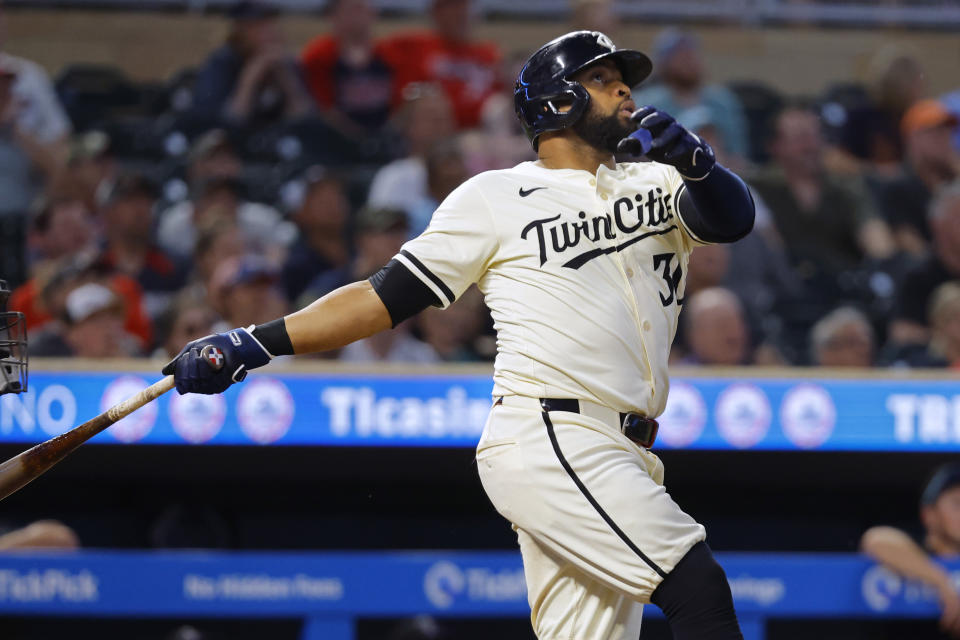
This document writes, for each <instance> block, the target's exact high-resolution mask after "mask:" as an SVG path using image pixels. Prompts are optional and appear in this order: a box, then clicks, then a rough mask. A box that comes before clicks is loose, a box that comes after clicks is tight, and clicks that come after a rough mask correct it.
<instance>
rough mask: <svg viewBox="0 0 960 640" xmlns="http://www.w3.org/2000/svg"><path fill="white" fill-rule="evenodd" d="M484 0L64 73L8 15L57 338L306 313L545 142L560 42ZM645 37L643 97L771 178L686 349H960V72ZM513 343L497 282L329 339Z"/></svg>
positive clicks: (861, 355) (835, 355)
mask: <svg viewBox="0 0 960 640" xmlns="http://www.w3.org/2000/svg"><path fill="white" fill-rule="evenodd" d="M471 4H472V3H471V0H430V1H429V2H428V3H427V7H428V14H427V16H426V17H425V20H424V24H425V25H426V26H425V28H419V29H412V30H408V29H398V30H394V31H392V32H390V33H389V34H387V35H384V36H376V37H375V36H374V33H375V31H376V27H377V25H378V21H381V20H383V19H384V18H383V17H382V16H378V11H377V10H376V8H375V7H374V5H373V3H371V2H370V0H330V1H329V2H327V3H325V7H324V11H325V18H326V21H325V24H326V25H327V31H326V32H321V33H316V34H315V35H314V37H312V38H311V39H309V40H308V41H307V42H306V43H305V44H304V45H303V46H301V47H295V46H293V45H292V44H291V42H289V41H288V40H287V39H286V38H285V35H284V30H283V29H282V28H281V24H280V22H279V19H278V18H279V16H278V13H277V11H276V9H275V7H274V6H273V5H268V4H263V3H258V2H250V1H243V2H239V3H236V4H231V5H228V6H226V7H225V11H224V15H223V20H226V21H228V22H229V27H228V29H227V33H228V35H227V37H226V39H225V40H224V41H223V42H222V43H221V45H220V46H219V47H217V48H215V49H214V50H211V51H209V55H208V56H207V57H206V59H199V60H196V64H195V65H193V66H190V67H188V68H184V69H182V70H180V71H179V72H177V73H175V74H173V75H172V76H171V77H169V78H157V79H156V80H155V81H142V80H141V81H133V80H131V79H129V78H128V77H127V76H126V75H125V74H124V73H123V71H122V70H121V69H120V68H119V67H117V66H111V65H104V64H90V63H79V62H78V63H76V64H71V65H68V66H66V67H64V68H62V69H60V70H58V71H56V72H55V73H54V74H53V77H51V76H50V75H49V74H48V73H47V72H46V71H45V70H44V69H43V68H42V67H41V66H40V65H38V64H37V63H35V62H33V61H31V60H29V59H25V58H24V57H20V56H18V55H17V52H16V51H7V50H6V48H5V47H4V45H3V42H4V35H3V31H4V28H3V26H2V25H0V193H2V194H3V197H2V198H0V275H2V276H3V277H4V278H6V279H7V280H8V281H10V282H11V284H13V285H15V286H16V287H17V288H16V290H15V292H14V294H13V296H12V298H11V307H12V308H13V309H18V310H21V311H23V312H24V313H26V315H27V320H28V325H29V329H30V332H31V353H32V355H36V356H82V357H93V358H102V357H122V356H150V355H152V356H156V357H158V358H169V357H171V356H172V355H174V354H175V353H176V352H177V351H178V350H179V346H180V345H182V344H183V343H184V342H186V341H187V340H189V339H192V338H195V337H199V336H201V335H206V334H208V333H210V332H212V331H216V330H223V329H224V328H228V327H234V326H247V325H250V324H252V323H261V322H264V321H267V320H269V319H272V318H274V317H277V316H280V315H283V314H284V313H287V312H290V311H292V310H295V309H297V308H300V307H302V306H305V305H306V304H309V302H311V301H312V300H314V299H315V298H317V297H319V296H322V295H324V294H325V293H327V292H329V291H332V290H333V289H335V288H336V287H338V286H340V285H342V284H346V283H348V282H351V281H354V280H358V279H362V278H366V277H368V276H370V275H371V274H372V273H374V272H375V271H376V270H377V269H379V267H380V266H382V265H383V264H385V263H386V262H387V261H388V260H389V259H390V258H391V257H392V256H393V255H394V254H395V253H396V252H397V251H398V249H399V247H400V245H401V244H402V243H403V242H404V241H405V240H406V239H408V238H410V237H413V236H415V235H417V234H418V233H420V232H421V231H422V230H423V229H424V228H425V227H426V225H427V223H428V222H429V219H430V216H431V214H432V212H433V210H434V208H435V207H436V206H437V204H438V203H439V202H440V201H441V200H442V199H443V198H444V197H445V196H446V195H447V194H448V193H450V191H451V190H453V189H454V188H455V187H456V186H457V185H458V184H460V183H461V182H462V181H463V180H465V179H467V178H469V177H470V176H472V175H475V174H477V173H478V172H480V171H484V170H488V169H497V168H503V167H509V166H513V165H514V164H516V163H518V162H520V161H524V160H528V159H533V158H534V155H533V152H532V151H531V149H530V146H529V144H528V142H527V140H526V138H525V137H524V136H523V134H522V132H521V130H520V128H519V125H518V123H517V121H516V118H515V116H514V113H513V104H512V89H513V78H514V77H515V76H516V73H517V71H518V70H519V66H520V64H522V61H523V60H524V59H525V58H526V57H527V55H529V53H530V52H531V51H532V50H533V49H534V48H536V46H539V44H541V43H539V42H537V43H533V42H523V43H511V47H509V48H508V47H505V46H504V45H503V44H502V43H501V44H496V43H494V42H492V41H485V40H482V39H480V38H478V37H477V36H476V26H477V23H478V22H479V21H480V20H481V19H482V17H481V16H479V15H478V13H477V12H476V11H475V10H474V9H475V8H474V7H472V6H471ZM790 4H791V5H798V6H800V5H804V4H807V3H790ZM896 4H898V3H886V5H891V6H892V5H896ZM886 5H885V6H886ZM613 9H614V8H613V5H612V4H611V3H610V2H607V1H605V0H572V4H571V6H570V11H571V13H570V18H571V23H572V27H574V28H589V29H594V28H596V29H600V30H604V31H607V32H610V33H611V34H612V35H613V36H614V39H615V40H617V38H616V35H617V34H616V32H617V29H618V20H617V18H616V16H615V15H614V11H613ZM7 10H8V11H10V10H11V8H10V7H8V8H7ZM3 11H4V9H3V8H2V5H0V13H2V12H3ZM2 21H3V18H2V17H0V22H2ZM560 29H561V27H560V26H559V25H558V30H557V33H558V34H559V33H560ZM619 43H620V44H621V46H630V47H636V48H640V49H643V50H645V51H647V52H648V53H649V55H650V56H651V58H652V59H653V60H654V69H655V75H654V77H653V78H652V79H651V80H649V81H647V82H646V83H644V84H643V85H642V86H641V87H639V88H638V89H636V90H635V91H634V96H635V99H636V102H637V103H638V104H654V105H657V106H658V107H660V108H663V109H665V110H667V111H668V112H671V113H672V114H674V115H675V116H677V117H678V119H679V120H680V122H681V123H683V124H684V125H685V126H687V127H688V128H690V129H692V130H694V131H695V132H697V133H698V134H699V135H701V136H703V137H705V138H707V139H708V140H709V141H710V142H711V144H713V146H714V148H715V149H716V151H717V155H718V157H719V158H720V160H721V162H723V163H724V164H726V165H727V166H730V167H732V168H733V169H735V170H736V171H738V172H740V174H741V175H743V176H744V177H745V178H746V179H747V180H748V182H749V183H750V185H751V187H752V188H753V191H754V195H755V198H756V201H757V203H758V217H757V224H756V228H755V231H754V232H753V233H752V234H750V235H749V236H748V237H746V238H744V239H743V240H741V241H739V242H737V243H735V244H733V245H730V246H719V245H718V246H710V247H703V248H698V249H697V250H695V251H694V253H693V256H692V258H691V261H690V264H689V266H688V270H687V274H686V275H687V280H686V291H685V294H684V300H685V304H684V306H685V312H684V314H683V315H682V316H681V319H682V325H681V327H680V329H679V331H678V336H677V341H676V344H675V347H674V351H673V358H674V360H675V361H676V362H677V363H682V364H690V365H750V364H757V365H824V366H858V367H870V366H904V367H948V366H949V367H954V368H957V367H960V181H958V176H960V128H958V122H960V120H958V115H960V90H955V91H953V92H948V93H946V94H943V95H933V93H932V91H931V88H930V84H931V83H930V78H929V76H928V73H927V72H926V71H925V69H924V66H923V64H921V62H920V61H919V60H918V59H917V58H916V57H913V56H911V55H910V53H909V52H908V51H906V50H903V49H900V48H897V47H894V46H891V47H883V48H880V49H878V50H877V51H875V52H874V54H873V55H872V57H871V59H870V61H869V69H868V70H867V74H866V76H867V77H866V80H865V81H863V82H853V81H850V82H841V83H836V82H831V83H824V86H823V87H822V88H821V90H820V91H819V92H817V93H815V94H812V95H807V96H797V95H784V94H783V93H782V92H780V91H778V90H776V89H775V88H773V87H771V86H768V85H767V84H765V83H764V82H762V81H749V80H744V81H738V82H728V83H723V84H721V83H719V82H716V81H714V80H713V79H712V78H711V77H710V75H709V73H708V71H707V69H708V66H709V65H708V64H706V60H707V58H708V57H709V56H710V51H708V50H705V47H704V45H703V43H702V42H701V40H700V39H699V38H698V36H697V35H696V34H695V33H694V32H692V31H684V30H681V29H677V28H674V27H665V28H663V29H662V30H661V31H660V32H659V33H658V34H657V35H656V37H655V38H654V39H653V40H652V41H651V42H624V41H623V40H619ZM940 84H942V82H941V83H940ZM494 345H495V340H494V336H493V329H492V325H491V321H490V319H489V315H488V313H487V311H486V309H485V307H484V305H483V300H482V296H481V295H480V294H479V292H478V291H476V290H475V289H473V290H471V291H470V292H468V293H467V294H466V295H465V296H464V297H463V298H462V299H461V300H460V301H458V302H457V304H455V305H454V306H453V307H452V309H451V310H449V311H447V312H446V314H445V315H443V314H440V313H439V312H437V311H436V310H428V311H426V312H424V313H423V314H421V315H420V316H418V317H416V318H413V319H411V320H410V321H407V322H405V323H403V325H401V326H400V327H399V328H398V329H397V330H396V331H392V332H386V333H384V334H382V335H379V336H375V337H374V338H371V339H368V340H366V341H363V342H360V343H357V344H354V345H351V346H349V347H347V348H345V349H343V350H342V351H340V352H339V353H335V354H326V356H325V357H333V358H339V359H341V360H347V361H351V362H371V361H394V362H415V363H431V362H440V361H459V362H463V361H484V360H490V359H492V357H493V355H494V350H495V346H494Z"/></svg>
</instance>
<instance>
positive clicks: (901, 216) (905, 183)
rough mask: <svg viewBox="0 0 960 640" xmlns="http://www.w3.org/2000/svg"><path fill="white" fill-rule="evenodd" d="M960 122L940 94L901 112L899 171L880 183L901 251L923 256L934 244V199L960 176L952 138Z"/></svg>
mask: <svg viewBox="0 0 960 640" xmlns="http://www.w3.org/2000/svg"><path fill="white" fill-rule="evenodd" d="M958 123H960V120H958V118H957V116H955V115H954V114H952V113H950V112H949V111H948V110H947V108H946V107H945V106H944V105H943V104H942V103H940V102H939V101H937V100H920V101H919V102H917V103H916V104H914V105H913V106H912V107H910V108H909V109H907V111H906V113H905V114H904V115H903V119H902V120H901V123H900V129H901V132H902V134H903V141H904V146H905V157H904V163H903V165H902V171H901V175H899V176H897V177H896V178H892V179H889V180H886V181H883V182H880V183H878V185H877V193H878V202H880V203H881V206H882V210H883V213H884V217H886V219H887V222H888V223H889V224H890V227H891V228H892V229H893V233H894V237H895V239H896V241H897V245H898V247H899V248H900V249H902V250H903V251H907V252H909V253H912V254H914V255H918V256H924V255H926V253H927V252H928V251H929V250H930V240H931V230H930V225H929V224H928V223H927V209H928V207H929V205H930V199H931V198H932V197H933V194H934V193H936V191H937V190H938V189H940V188H941V187H942V186H944V185H945V184H948V183H950V182H952V181H953V180H955V179H956V178H957V177H958V176H960V154H958V153H957V151H956V150H955V149H954V148H953V142H952V136H953V134H954V132H955V131H957V129H958Z"/></svg>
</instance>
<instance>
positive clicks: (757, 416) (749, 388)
mask: <svg viewBox="0 0 960 640" xmlns="http://www.w3.org/2000/svg"><path fill="white" fill-rule="evenodd" d="M770 418H771V412H770V402H769V401H768V400H767V396H766V395H765V394H764V393H763V391H761V390H760V389H759V388H757V387H755V386H753V385H752V384H735V385H732V386H730V387H727V388H726V389H725V390H724V391H723V393H721V394H720V397H719V398H717V409H716V420H717V430H719V431H720V435H721V436H723V438H724V439H725V440H726V441H727V442H729V443H730V444H732V445H733V446H735V447H738V448H740V449H747V448H749V447H752V446H753V445H755V444H757V443H758V442H760V441H761V440H763V438H764V436H766V435H767V431H768V430H769V429H770Z"/></svg>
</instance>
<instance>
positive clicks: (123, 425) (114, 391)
mask: <svg viewBox="0 0 960 640" xmlns="http://www.w3.org/2000/svg"><path fill="white" fill-rule="evenodd" d="M148 386H150V385H149V383H148V382H147V381H146V380H144V379H143V378H140V377H137V376H121V377H119V378H117V379H116V380H114V381H112V382H111V383H110V384H108V385H107V388H106V389H104V390H103V395H102V396H100V411H101V412H103V411H106V410H107V409H109V408H110V407H112V406H113V405H115V404H117V403H119V402H122V401H124V400H126V399H128V398H130V397H132V396H134V395H136V394H138V393H140V392H141V391H143V390H144V389H146V388H147V387H148ZM156 420H157V403H156V402H148V403H147V404H145V405H143V406H142V407H140V408H139V409H137V410H136V411H134V412H133V413H131V414H130V415H128V416H127V417H126V418H124V419H123V420H120V421H118V422H117V423H116V424H114V425H112V426H111V427H110V428H109V429H108V431H109V432H110V433H111V434H112V435H113V437H114V438H116V439H117V440H119V441H120V442H136V441H137V440H142V439H143V438H144V437H146V435H147V434H148V433H150V430H151V429H153V424H154V423H155V422H156Z"/></svg>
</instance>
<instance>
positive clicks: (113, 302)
mask: <svg viewBox="0 0 960 640" xmlns="http://www.w3.org/2000/svg"><path fill="white" fill-rule="evenodd" d="M65 306H66V314H67V318H68V320H69V321H70V323H71V324H76V323H78V322H82V321H84V320H86V319H87V318H89V317H90V316H92V315H93V314H95V313H98V312H100V311H105V310H108V309H119V308H120V300H119V299H118V298H117V296H116V295H115V294H114V293H113V292H112V291H110V289H108V288H106V287H105V286H103V285H101V284H97V283H95V282H88V283H87V284H84V285H81V286H79V287H77V288H76V289H74V290H73V291H71V292H70V293H69V294H67V300H66V305H65Z"/></svg>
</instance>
